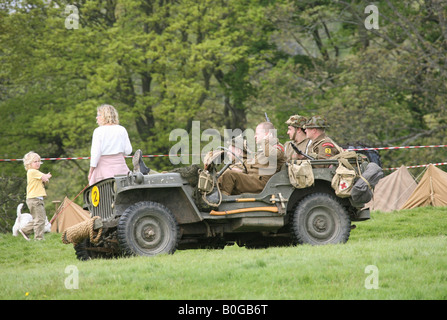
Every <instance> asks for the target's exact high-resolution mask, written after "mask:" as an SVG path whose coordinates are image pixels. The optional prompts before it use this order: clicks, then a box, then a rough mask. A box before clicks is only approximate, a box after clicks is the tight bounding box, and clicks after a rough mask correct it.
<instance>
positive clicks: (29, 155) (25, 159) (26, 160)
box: [23, 151, 40, 171]
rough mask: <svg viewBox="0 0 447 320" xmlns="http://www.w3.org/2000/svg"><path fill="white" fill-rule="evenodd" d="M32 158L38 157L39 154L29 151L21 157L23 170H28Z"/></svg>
mask: <svg viewBox="0 0 447 320" xmlns="http://www.w3.org/2000/svg"><path fill="white" fill-rule="evenodd" d="M34 159H39V160H40V156H39V155H38V154H37V153H35V152H34V151H30V152H28V153H27V154H25V156H24V157H23V165H24V166H25V170H27V171H28V169H29V168H30V167H31V163H33V161H34Z"/></svg>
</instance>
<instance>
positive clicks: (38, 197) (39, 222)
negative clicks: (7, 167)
mask: <svg viewBox="0 0 447 320" xmlns="http://www.w3.org/2000/svg"><path fill="white" fill-rule="evenodd" d="M23 164H24V166H25V170H26V171H27V174H26V180H27V186H26V204H27V206H28V208H29V210H30V214H31V215H32V217H33V221H31V222H30V223H28V224H27V225H26V226H25V227H23V228H22V229H19V232H20V233H21V234H22V235H23V237H24V238H25V239H26V240H29V237H28V234H30V233H31V232H33V231H34V239H35V240H43V234H44V228H45V218H46V212H45V206H44V202H43V199H44V197H46V196H47V193H46V191H45V187H44V183H47V182H48V181H49V180H50V178H51V173H49V172H48V173H47V174H44V173H42V172H40V171H39V168H40V165H41V164H42V162H41V160H40V156H39V155H38V154H37V153H35V152H33V151H30V152H28V153H27V154H26V155H25V156H24V157H23Z"/></svg>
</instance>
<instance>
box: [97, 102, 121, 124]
mask: <svg viewBox="0 0 447 320" xmlns="http://www.w3.org/2000/svg"><path fill="white" fill-rule="evenodd" d="M97 111H98V113H99V114H100V115H101V116H102V119H101V122H100V125H102V126H103V125H105V124H119V123H120V121H119V118H118V111H116V109H115V108H114V107H113V106H111V105H110V104H102V105H100V106H99V107H98V109H97Z"/></svg>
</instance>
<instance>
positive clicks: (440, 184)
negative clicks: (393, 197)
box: [401, 164, 447, 209]
mask: <svg viewBox="0 0 447 320" xmlns="http://www.w3.org/2000/svg"><path fill="white" fill-rule="evenodd" d="M424 206H434V207H443V206H447V172H444V171H442V170H441V169H439V168H436V167H435V166H434V165H432V164H430V165H429V166H428V168H427V170H426V171H425V174H424V176H423V177H422V179H421V181H419V184H418V186H417V188H416V189H415V190H414V192H413V194H412V195H411V196H410V198H409V199H408V200H407V201H406V202H405V204H404V205H403V206H402V208H401V209H411V208H415V207H424Z"/></svg>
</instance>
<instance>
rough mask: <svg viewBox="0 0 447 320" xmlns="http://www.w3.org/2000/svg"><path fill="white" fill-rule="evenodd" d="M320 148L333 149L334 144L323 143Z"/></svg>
mask: <svg viewBox="0 0 447 320" xmlns="http://www.w3.org/2000/svg"><path fill="white" fill-rule="evenodd" d="M321 146H322V147H331V148H335V146H334V144H333V143H330V142H325V143H323V144H322V145H321Z"/></svg>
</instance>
